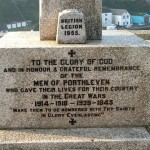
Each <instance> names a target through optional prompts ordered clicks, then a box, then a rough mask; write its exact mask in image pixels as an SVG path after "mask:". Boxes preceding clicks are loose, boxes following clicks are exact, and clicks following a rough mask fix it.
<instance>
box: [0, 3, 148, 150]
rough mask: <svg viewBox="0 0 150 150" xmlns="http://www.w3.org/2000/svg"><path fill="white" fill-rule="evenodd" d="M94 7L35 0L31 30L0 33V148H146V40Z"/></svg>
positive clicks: (130, 149) (40, 149)
mask: <svg viewBox="0 0 150 150" xmlns="http://www.w3.org/2000/svg"><path fill="white" fill-rule="evenodd" d="M101 10H102V1H101V0H40V31H39V32H34V31H31V32H9V33H8V34H7V35H5V36H4V37H3V38H1V39H0V64H1V67H0V83H1V84H0V149H2V150H110V149H111V150H149V149H150V132H149V130H150V127H149V126H150V42H149V41H148V40H144V39H142V38H140V37H138V36H136V35H135V34H134V33H132V32H129V31H119V30H118V31H102V27H101Z"/></svg>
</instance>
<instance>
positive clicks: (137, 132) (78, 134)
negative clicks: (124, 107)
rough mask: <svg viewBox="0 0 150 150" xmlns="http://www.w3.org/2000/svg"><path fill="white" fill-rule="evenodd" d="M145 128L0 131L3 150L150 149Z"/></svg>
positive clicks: (148, 137)
mask: <svg viewBox="0 0 150 150" xmlns="http://www.w3.org/2000/svg"><path fill="white" fill-rule="evenodd" d="M149 148H150V134H149V133H148V132H147V130H146V129H145V128H94V129H89V128H88V129H67V130H0V149H2V150H13V149H15V150H20V149H21V150H37V149H38V150H73V149H75V150H108V149H111V150H148V149H149Z"/></svg>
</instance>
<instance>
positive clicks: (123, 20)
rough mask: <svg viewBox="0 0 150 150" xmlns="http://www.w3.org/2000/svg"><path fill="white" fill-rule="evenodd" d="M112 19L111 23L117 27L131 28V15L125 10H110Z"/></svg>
mask: <svg viewBox="0 0 150 150" xmlns="http://www.w3.org/2000/svg"><path fill="white" fill-rule="evenodd" d="M111 11H112V14H113V17H112V22H113V24H115V25H118V26H127V27H130V26H131V15H130V14H129V12H128V11H127V10H126V9H111Z"/></svg>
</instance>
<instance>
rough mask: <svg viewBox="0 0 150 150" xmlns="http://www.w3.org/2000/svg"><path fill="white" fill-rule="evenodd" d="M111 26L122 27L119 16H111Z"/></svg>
mask: <svg viewBox="0 0 150 150" xmlns="http://www.w3.org/2000/svg"><path fill="white" fill-rule="evenodd" d="M112 22H113V24H115V25H122V19H121V16H119V15H113V21H112Z"/></svg>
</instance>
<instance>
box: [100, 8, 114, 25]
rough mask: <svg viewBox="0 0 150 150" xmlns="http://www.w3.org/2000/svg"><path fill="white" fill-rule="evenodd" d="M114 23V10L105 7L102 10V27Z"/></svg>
mask: <svg viewBox="0 0 150 150" xmlns="http://www.w3.org/2000/svg"><path fill="white" fill-rule="evenodd" d="M110 25H112V12H111V10H109V9H106V8H103V12H102V27H107V26H110Z"/></svg>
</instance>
